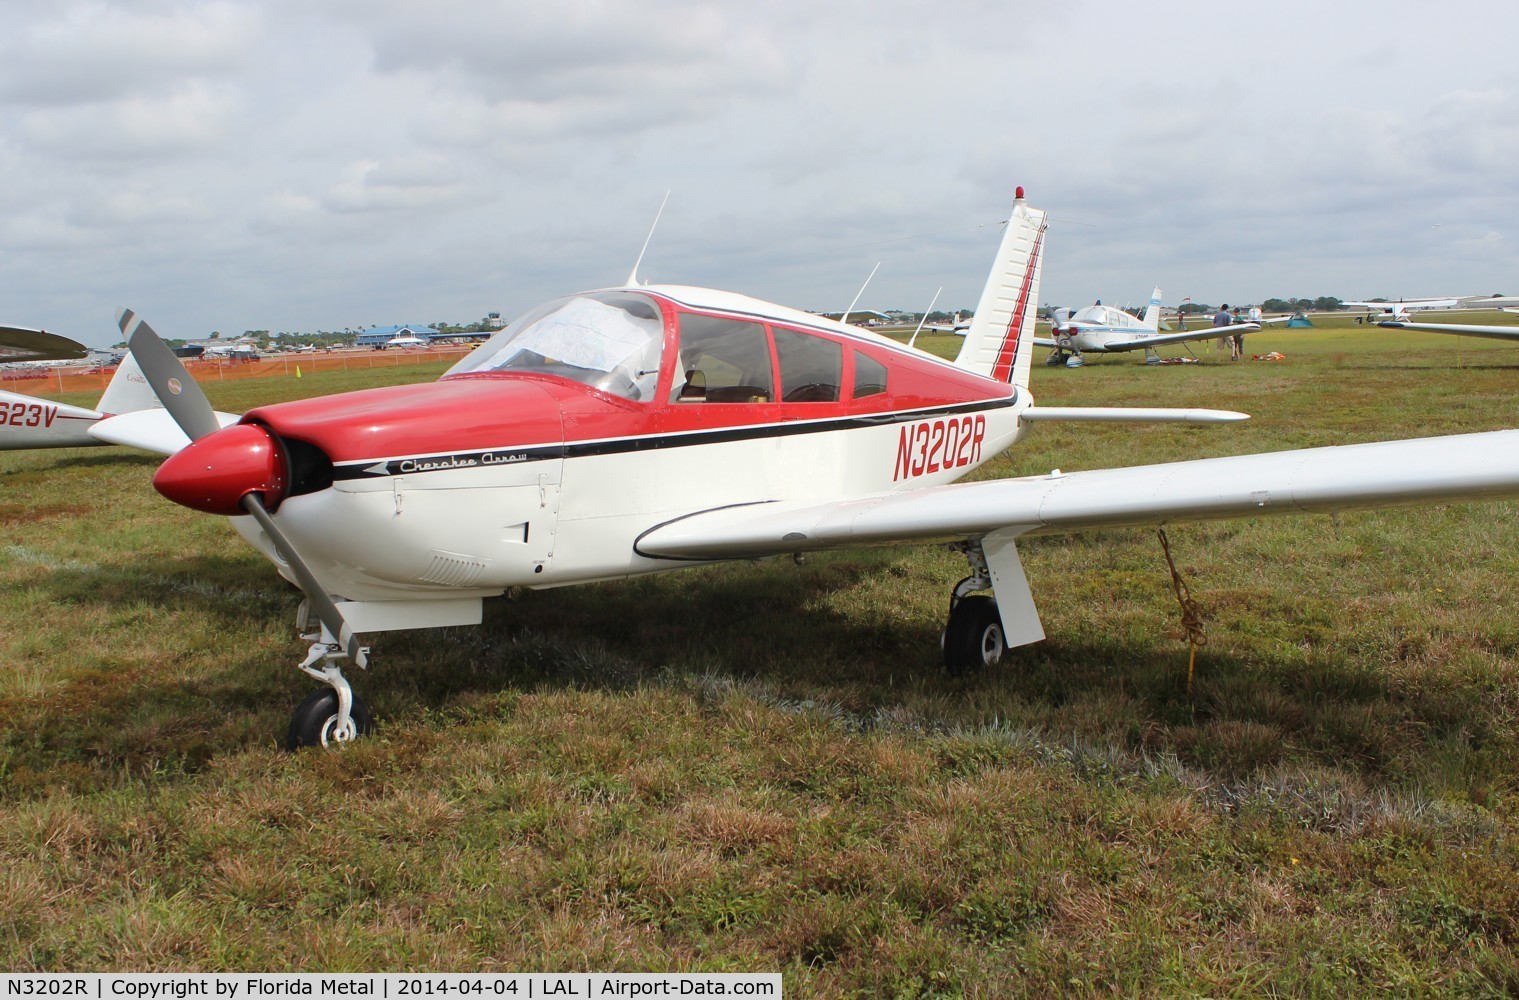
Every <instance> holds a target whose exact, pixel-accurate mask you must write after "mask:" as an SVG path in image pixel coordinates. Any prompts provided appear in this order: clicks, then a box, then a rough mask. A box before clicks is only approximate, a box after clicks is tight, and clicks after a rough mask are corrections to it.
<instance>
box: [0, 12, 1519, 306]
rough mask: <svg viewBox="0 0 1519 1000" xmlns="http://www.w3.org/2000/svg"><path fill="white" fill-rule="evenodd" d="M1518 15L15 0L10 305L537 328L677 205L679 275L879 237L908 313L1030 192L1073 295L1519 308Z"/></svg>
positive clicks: (810, 301) (829, 257) (758, 280)
mask: <svg viewBox="0 0 1519 1000" xmlns="http://www.w3.org/2000/svg"><path fill="white" fill-rule="evenodd" d="M1479 23H1480V24H1481V26H1482V30H1480V31H1473V30H1471V29H1470V25H1472V24H1479ZM1516 27H1519V9H1511V8H1510V7H1508V6H1494V5H1491V4H1484V3H1480V2H1478V0H1449V2H1448V3H1447V5H1446V7H1445V8H1444V9H1443V13H1442V16H1440V17H1438V18H1430V17H1428V16H1427V13H1426V12H1425V10H1424V8H1423V7H1417V6H1414V5H1411V4H1399V3H1394V4H1386V3H1374V2H1371V0H1351V2H1348V3H1344V4H1336V5H1324V4H1310V3H1307V2H1305V0H1284V2H1282V3H1279V4H1271V5H1267V6H1266V7H1264V8H1255V9H1245V8H1238V9H1236V8H1231V7H1227V6H1220V5H1214V6H1213V7H1200V6H1199V5H1197V4H1195V3H1191V2H1187V0H1155V2H1153V3H1150V4H1146V5H1133V4H1123V3H1117V2H1107V0H1085V2H1075V3H1069V4H1062V5H1059V6H1058V7H1057V6H1055V5H1048V4H1034V3H1032V2H1029V0H1013V2H1007V0H1003V2H993V0H984V2H983V0H944V2H942V3H939V4H935V5H932V6H925V5H922V4H919V3H909V2H907V0H880V2H877V3H873V4H870V5H868V6H866V5H858V4H848V5H839V4H817V3H816V2H814V0H775V2H773V3H767V4H748V5H735V4H725V3H715V2H708V0H644V2H639V3H636V4H635V3H632V2H630V0H569V2H566V3H561V4H529V3H525V2H521V0H506V2H503V0H489V2H487V0H440V2H438V3H432V4H428V5H417V4H415V3H412V2H410V0H332V2H328V3H323V4H319V5H312V4H305V3H295V2H292V0H266V2H264V3H260V4H253V3H238V2H231V0H146V2H143V3H134V4H131V5H128V4H125V3H120V2H116V3H110V2H102V0H92V2H85V3H77V2H65V3H64V4H63V5H61V6H54V5H44V4H28V3H23V4H12V5H9V6H7V7H6V8H4V9H3V10H0V66H3V67H4V69H3V70H0V169H3V170H4V173H5V176H6V185H4V187H3V188H0V251H4V252H5V253H6V255H7V260H8V262H11V263H10V265H9V266H10V267H11V275H10V277H11V278H12V281H11V282H10V283H9V287H11V288H13V289H16V290H17V293H16V294H15V295H13V297H12V300H11V302H10V303H9V304H8V307H7V308H8V310H9V315H8V316H6V317H5V318H6V319H8V320H9V321H11V322H29V323H33V324H37V325H47V326H49V327H56V328H61V329H65V328H66V329H80V330H89V329H94V328H96V327H99V326H100V325H101V324H100V323H99V322H97V320H99V319H100V318H101V317H104V318H105V319H106V320H107V321H108V320H109V316H110V310H111V309H112V308H114V307H115V305H117V304H119V303H120V302H121V301H130V302H134V303H138V304H139V305H140V307H141V308H143V309H144V310H147V309H149V308H150V307H151V308H154V309H159V310H162V311H163V316H162V320H161V321H162V322H163V323H164V325H165V326H166V327H172V328H176V329H185V330H188V331H191V332H194V331H198V330H207V329H211V328H217V327H225V328H229V329H242V328H247V327H268V328H273V329H297V328H300V327H302V326H306V327H315V326H326V327H328V328H331V327H333V326H339V327H341V326H343V325H348V324H353V323H359V322H388V321H392V320H408V321H415V320H424V321H432V320H435V319H438V318H442V317H455V316H457V317H459V318H464V317H471V316H474V315H479V314H482V313H483V312H485V311H486V310H488V309H500V310H502V311H504V312H507V313H509V314H510V313H512V312H515V311H517V310H520V309H522V308H525V307H527V306H529V305H531V304H533V302H535V301H537V300H539V299H542V298H545V297H548V296H550V295H554V294H558V293H561V292H565V291H571V290H573V289H575V288H577V287H584V286H587V285H592V284H600V283H603V282H608V281H616V280H619V279H620V278H621V277H622V276H623V275H625V274H626V272H627V268H628V267H629V266H630V265H631V263H632V259H633V256H634V255H635V254H636V253H637V249H638V246H639V244H640V243H641V242H642V239H643V235H644V231H645V229H646V227H647V225H648V222H649V220H650V218H651V217H652V214H653V211H654V208H655V206H656V205H657V204H658V201H659V198H660V196H661V195H662V194H663V192H664V191H665V190H667V189H668V190H672V191H673V194H672V199H671V204H670V208H669V209H668V210H667V213H666V217H665V220H664V222H663V223H662V224H661V227H660V232H659V234H658V235H657V236H656V238H655V243H654V246H653V247H652V248H651V250H650V256H649V258H648V261H647V263H646V270H647V271H648V273H649V274H650V275H651V276H653V277H655V278H657V279H659V280H673V281H694V282H702V283H712V284H717V285H719V286H726V287H732V288H735V289H736V290H740V291H747V292H751V293H755V294H760V295H763V296H767V297H772V298H776V299H779V300H781V301H786V302H788V303H793V304H797V305H803V306H816V307H826V306H835V305H838V304H839V303H840V302H841V301H847V299H848V298H849V297H851V296H852V295H853V293H854V291H855V290H856V289H857V288H858V286H859V283H860V282H861V281H863V280H864V276H865V274H866V273H868V271H869V270H870V267H871V266H872V265H873V264H874V263H875V261H876V260H882V261H883V262H884V263H883V264H882V267H881V271H880V273H879V274H878V275H877V277H876V279H875V280H874V282H873V283H872V286H871V295H872V296H877V295H879V296H880V300H881V301H883V302H889V303H890V304H892V305H894V306H902V307H905V308H914V307H917V306H920V305H922V304H926V302H927V299H928V297H929V296H930V295H932V292H933V288H934V287H936V286H937V285H939V284H943V285H945V286H946V288H945V300H946V301H949V302H953V303H955V304H957V305H966V304H969V303H970V302H972V301H973V300H974V297H975V295H976V293H977V291H978V290H979V286H980V283H981V281H982V280H983V276H984V273H985V267H986V257H987V255H989V253H990V249H991V245H992V243H993V242H994V239H995V224H996V222H997V221H998V220H999V219H1000V218H1001V216H1002V213H1004V212H1005V211H1006V209H1007V205H1008V202H1009V199H1010V196H1011V193H1012V188H1013V186H1014V185H1015V184H1020V183H1021V184H1024V185H1026V186H1027V187H1028V189H1029V191H1030V196H1031V198H1032V200H1033V201H1034V202H1035V203H1036V204H1039V205H1040V206H1042V207H1045V208H1048V209H1050V211H1051V213H1052V215H1053V217H1054V218H1055V219H1056V220H1058V221H1057V222H1056V224H1055V228H1054V230H1052V233H1051V241H1050V254H1049V257H1048V266H1047V269H1046V272H1045V292H1046V296H1047V297H1048V298H1050V299H1052V300H1060V301H1066V302H1079V301H1084V300H1087V299H1090V298H1092V297H1096V296H1098V295H1101V296H1104V297H1109V298H1111V297H1120V298H1121V297H1124V296H1126V295H1134V296H1139V295H1142V294H1143V293H1144V292H1147V291H1148V289H1149V288H1150V287H1152V286H1153V285H1154V284H1155V283H1160V284H1162V285H1164V286H1166V287H1167V288H1168V290H1170V289H1177V290H1179V291H1178V295H1177V297H1178V298H1179V297H1180V295H1181V294H1192V295H1193V296H1194V297H1195V298H1200V299H1204V300H1210V301H1211V300H1218V299H1228V300H1229V301H1234V300H1236V299H1243V300H1249V299H1251V298H1259V297H1263V296H1265V295H1275V294H1294V295H1295V294H1312V295H1317V294H1341V293H1344V294H1351V293H1352V290H1351V286H1352V285H1371V284H1373V283H1375V284H1377V285H1382V284H1385V286H1386V287H1385V288H1380V289H1379V290H1378V291H1392V293H1393V294H1398V292H1397V290H1396V289H1397V287H1398V286H1399V285H1400V284H1407V285H1408V286H1409V288H1408V290H1407V294H1423V293H1432V294H1436V293H1437V294H1445V293H1450V292H1461V291H1467V290H1469V289H1476V290H1481V291H1495V290H1507V291H1513V289H1512V288H1509V287H1507V286H1508V282H1509V279H1510V277H1511V275H1512V274H1513V273H1514V272H1515V265H1516V264H1519V257H1516V253H1519V250H1516V247H1515V242H1516V238H1515V234H1514V232H1513V226H1514V225H1515V223H1514V222H1513V221H1512V220H1513V219H1514V218H1515V217H1516V212H1515V209H1516V208H1519V204H1516V201H1519V190H1516V187H1519V186H1516V185H1515V184H1514V181H1513V165H1514V163H1515V159H1516V156H1519V108H1516V94H1519V73H1516V71H1515V70H1514V69H1512V68H1510V65H1511V63H1510V61H1509V58H1508V53H1507V51H1506V46H1507V44H1508V42H1509V40H1511V39H1512V37H1513V36H1514V29H1515V28H1516ZM1078 223H1080V224H1078ZM123 248H126V249H127V250H129V251H130V252H129V253H125V254H123ZM1414 286H1417V287H1414ZM1378 291H1372V290H1371V289H1369V288H1363V289H1361V290H1360V291H1357V292H1355V294H1361V293H1363V292H1364V293H1370V294H1377V293H1378ZM97 310H98V312H99V316H97V315H96V311H97ZM150 315H153V314H150ZM155 321H158V320H157V319H156V318H155Z"/></svg>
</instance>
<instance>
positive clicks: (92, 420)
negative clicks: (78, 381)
mask: <svg viewBox="0 0 1519 1000" xmlns="http://www.w3.org/2000/svg"><path fill="white" fill-rule="evenodd" d="M153 407H158V408H162V407H163V404H162V403H161V402H159V400H158V396H157V395H155V394H154V392H153V389H152V387H151V386H149V385H148V380H147V379H146V378H144V377H143V374H142V369H141V368H139V367H137V360H136V359H135V358H133V357H132V355H130V354H128V355H127V356H126V357H125V358H123V359H122V361H121V364H120V365H118V366H117V367H116V374H114V375H112V376H111V381H110V383H109V384H108V385H107V386H106V390H105V393H104V394H103V395H102V396H101V397H100V403H99V404H98V409H94V410H91V409H88V408H87V407H83V406H71V405H69V404H68V403H57V402H54V401H53V400H51V399H45V398H41V397H37V396H26V395H21V394H20V393H14V392H0V451H10V450H13V449H23V448H88V447H92V446H94V445H99V444H106V443H107V442H106V441H105V440H102V439H97V438H96V437H94V436H93V435H91V433H90V428H91V427H94V426H95V425H96V424H98V423H100V421H101V420H103V419H105V418H106V417H107V416H116V415H118V414H123V413H135V412H137V411H139V410H146V409H150V408H153Z"/></svg>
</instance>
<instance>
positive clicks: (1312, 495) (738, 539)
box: [635, 430, 1519, 560]
mask: <svg viewBox="0 0 1519 1000" xmlns="http://www.w3.org/2000/svg"><path fill="white" fill-rule="evenodd" d="M1516 495H1519V430H1506V431H1489V432H1486V433H1482V434H1457V435H1451V436H1446V437H1432V438H1415V439H1411V440H1403V441H1384V442H1379V443H1375V444H1354V445H1337V446H1333V447H1328V448H1308V449H1301V450H1296V451H1279V452H1267V453H1265V454H1256V455H1237V456H1231V457H1227V458H1205V459H1197V460H1194V461H1190V462H1172V463H1167V464H1163V465H1141V466H1134V467H1132V468H1122V469H1099V470H1093V471H1090V472H1072V473H1062V472H1059V471H1055V472H1051V473H1050V474H1049V475H1047V476H1027V477H1023V478H1019V479H998V480H991V481H988V482H976V483H955V484H953V485H950V486H937V487H931V488H928V489H921V490H910V491H906V492H901V493H890V494H883V495H878V496H870V497H861V498H858V499H854V500H848V501H839V502H834V503H824V504H813V505H794V506H787V505H781V504H766V503H757V504H748V505H743V506H739V507H727V508H721V509H718V510H712V511H705V512H700V513H696V514H692V515H689V516H687V517H683V518H679V519H676V520H674V521H671V522H668V523H666V524H663V525H659V526H657V527H655V528H653V529H651V530H649V531H648V532H646V533H645V534H644V535H643V536H642V537H641V538H639V540H638V542H637V544H636V546H635V549H636V551H637V552H638V553H639V554H641V555H644V556H648V557H651V558H662V559H686V560H712V559H737V558H754V557H759V556H770V555H786V554H791V553H795V552H803V551H810V550H816V549H826V548H843V547H853V546H861V545H873V544H883V543H886V542H901V541H917V542H930V541H944V540H953V539H964V538H979V537H982V536H985V535H987V534H989V533H991V532H994V531H999V530H1002V529H1011V530H1013V531H1015V532H1017V533H1019V534H1035V535H1039V534H1058V533H1063V532H1071V531H1082V530H1087V529H1091V528H1104V527H1120V526H1137V525H1151V524H1168V523H1170V522H1173V521H1195V520H1216V519H1222V518H1234V517H1259V516H1262V515H1266V514H1288V513H1310V512H1326V511H1334V510H1344V509H1349V508H1357V507H1382V506H1396V505H1399V504H1410V503H1428V502H1431V501H1440V500H1477V499H1484V498H1493V497H1506V496H1516Z"/></svg>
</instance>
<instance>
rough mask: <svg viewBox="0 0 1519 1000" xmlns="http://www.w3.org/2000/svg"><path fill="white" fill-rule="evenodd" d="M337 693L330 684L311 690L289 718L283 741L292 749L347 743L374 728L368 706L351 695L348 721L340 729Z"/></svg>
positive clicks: (356, 696) (365, 734) (372, 730)
mask: <svg viewBox="0 0 1519 1000" xmlns="http://www.w3.org/2000/svg"><path fill="white" fill-rule="evenodd" d="M337 721H338V694H337V692H336V691H334V690H333V689H332V688H322V689H321V690H318V691H313V692H311V694H310V695H308V696H307V697H306V700H305V701H303V702H301V704H300V706H299V707H297V708H296V710H295V714H294V715H293V716H291V718H290V735H289V736H288V738H287V740H286V745H287V746H288V747H289V748H290V749H291V750H299V749H300V748H301V747H330V746H337V745H338V744H340V743H348V742H350V741H351V740H355V739H358V738H359V737H360V736H367V735H368V734H369V733H372V732H374V721H373V720H372V719H371V718H370V717H369V708H368V706H366V705H365V704H364V703H363V702H362V701H360V700H359V697H358V695H354V698H353V707H352V708H350V709H349V710H348V725H347V726H346V727H345V728H344V729H342V730H339V729H338V728H337Z"/></svg>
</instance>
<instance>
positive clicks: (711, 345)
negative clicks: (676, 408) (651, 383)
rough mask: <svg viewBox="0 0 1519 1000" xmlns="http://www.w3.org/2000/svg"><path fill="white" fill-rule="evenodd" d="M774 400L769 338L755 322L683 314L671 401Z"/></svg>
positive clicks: (754, 401) (765, 401)
mask: <svg viewBox="0 0 1519 1000" xmlns="http://www.w3.org/2000/svg"><path fill="white" fill-rule="evenodd" d="M774 398H775V378H774V376H773V374H772V372H771V365H770V338H769V337H767V336H765V328H764V327H763V326H762V325H760V324H759V323H751V322H748V321H747V320H737V319H724V318H722V317H719V316H702V315H699V314H697V313H682V314H681V316H680V370H679V371H677V372H676V373H675V384H674V387H673V389H672V391H671V393H670V402H672V403H699V402H705V403H768V402H770V401H772V400H773V399H774Z"/></svg>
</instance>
